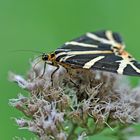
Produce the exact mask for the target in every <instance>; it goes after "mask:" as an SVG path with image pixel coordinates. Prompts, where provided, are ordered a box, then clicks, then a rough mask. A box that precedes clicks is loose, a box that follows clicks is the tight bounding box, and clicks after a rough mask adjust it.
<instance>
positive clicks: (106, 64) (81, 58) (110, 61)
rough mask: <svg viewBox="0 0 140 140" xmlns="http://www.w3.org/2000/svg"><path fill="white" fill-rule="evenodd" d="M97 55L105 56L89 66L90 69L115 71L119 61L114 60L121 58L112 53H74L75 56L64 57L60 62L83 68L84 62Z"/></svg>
mask: <svg viewBox="0 0 140 140" xmlns="http://www.w3.org/2000/svg"><path fill="white" fill-rule="evenodd" d="M98 56H105V58H103V59H102V60H99V61H98V62H96V63H95V64H94V65H93V66H91V69H96V70H104V71H109V72H114V73H117V72H116V71H117V69H118V66H119V63H117V62H115V61H117V60H121V58H120V57H118V56H115V55H114V54H100V55H99V54H94V55H89V54H87V55H76V56H73V57H71V58H68V59H66V60H65V61H62V63H65V64H69V65H71V66H73V67H75V68H76V67H81V68H83V66H84V65H85V63H87V62H89V61H90V60H92V59H94V58H96V57H98ZM58 61H59V60H58Z"/></svg>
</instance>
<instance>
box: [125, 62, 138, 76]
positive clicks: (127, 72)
mask: <svg viewBox="0 0 140 140" xmlns="http://www.w3.org/2000/svg"><path fill="white" fill-rule="evenodd" d="M132 63H133V64H134V66H136V67H137V68H138V69H139V70H140V63H139V62H137V61H136V60H134V61H132ZM123 74H124V75H130V76H140V73H138V72H136V70H135V69H133V68H132V66H130V65H128V66H127V67H126V68H125V69H124V72H123Z"/></svg>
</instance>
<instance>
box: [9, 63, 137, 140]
mask: <svg viewBox="0 0 140 140" xmlns="http://www.w3.org/2000/svg"><path fill="white" fill-rule="evenodd" d="M34 65H35V64H34V63H32V66H31V70H30V71H29V72H28V75H27V78H26V79H24V78H23V77H22V76H20V75H16V74H14V73H10V76H9V79H10V80H11V81H13V82H16V83H18V85H19V86H20V87H21V88H22V89H25V90H27V91H28V92H29V96H24V95H22V94H19V95H18V98H17V99H10V104H11V105H12V106H13V107H15V108H17V109H18V110H19V111H21V112H23V114H24V115H25V116H26V119H25V118H20V119H17V118H16V119H15V120H16V123H17V124H18V125H19V126H20V127H21V128H25V129H28V130H29V131H31V132H33V133H35V134H36V135H37V136H38V137H39V139H40V140H51V139H56V140H72V139H73V140H74V139H78V140H83V139H85V138H86V137H87V136H91V135H94V134H97V133H99V132H101V131H102V130H103V129H104V128H106V127H109V128H110V129H113V128H114V127H116V126H120V125H123V126H128V125H130V124H133V123H135V122H139V121H140V87H136V88H134V89H133V88H131V86H130V85H129V83H127V80H126V79H125V78H124V77H122V76H119V75H117V74H112V73H108V72H101V71H93V70H85V69H72V68H69V71H68V72H67V71H66V70H65V69H64V68H63V67H60V68H59V70H58V71H56V72H55V73H54V75H53V78H51V75H52V73H53V71H54V70H55V67H53V66H50V65H47V67H46V70H45V74H44V75H43V77H40V75H41V74H42V72H43V63H42V64H41V63H40V64H38V65H37V66H36V67H34ZM27 118H29V119H27Z"/></svg>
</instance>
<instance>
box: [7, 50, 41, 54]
mask: <svg viewBox="0 0 140 140" xmlns="http://www.w3.org/2000/svg"><path fill="white" fill-rule="evenodd" d="M9 52H32V53H38V54H43V52H40V51H34V50H10V51H9Z"/></svg>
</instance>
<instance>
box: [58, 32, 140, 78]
mask: <svg viewBox="0 0 140 140" xmlns="http://www.w3.org/2000/svg"><path fill="white" fill-rule="evenodd" d="M124 48H125V45H124V42H123V40H122V38H121V36H120V35H119V34H118V33H116V32H111V31H99V32H89V33H86V34H85V35H83V36H81V37H79V38H77V39H74V40H71V41H69V42H66V43H65V44H64V45H63V46H62V47H61V48H58V49H57V50H56V51H55V61H56V62H57V63H58V64H60V65H61V64H65V65H70V66H72V67H75V68H77V67H78V68H84V69H93V70H101V71H108V72H113V73H118V74H124V75H133V76H140V64H139V63H138V62H137V61H136V60H135V59H134V58H133V57H132V56H131V55H130V54H129V53H128V52H126V51H125V50H124Z"/></svg>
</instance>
